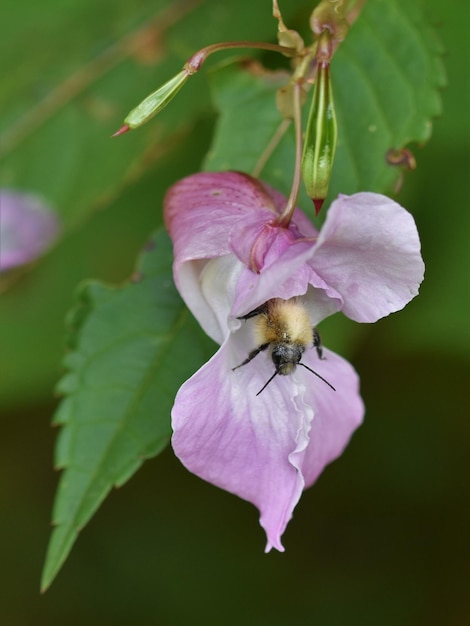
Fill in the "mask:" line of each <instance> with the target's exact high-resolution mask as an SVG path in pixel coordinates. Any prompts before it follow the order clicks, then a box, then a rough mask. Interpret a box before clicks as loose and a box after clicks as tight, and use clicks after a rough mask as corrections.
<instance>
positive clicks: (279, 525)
mask: <svg viewBox="0 0 470 626" xmlns="http://www.w3.org/2000/svg"><path fill="white" fill-rule="evenodd" d="M245 339H246V341H245ZM245 339H243V340H242V341H240V340H237V341H236V342H235V341H234V339H233V336H230V337H229V338H228V339H227V341H226V343H225V344H224V345H223V346H222V347H221V348H220V349H219V351H218V352H217V353H216V354H215V355H214V357H213V358H212V359H211V360H210V361H209V362H208V363H206V365H204V366H203V367H202V368H201V369H200V370H199V371H198V372H196V374H194V376H193V377H192V378H190V379H189V380H188V381H187V382H186V383H185V384H184V385H183V386H182V387H181V389H180V390H179V392H178V394H177V396H176V400H175V405H174V407H173V411H172V423H173V429H174V434H173V439H172V443H173V448H174V450H175V453H176V455H177V456H178V457H179V459H180V460H181V461H182V463H183V464H184V465H185V466H186V467H187V468H188V469H189V470H190V471H191V472H193V473H194V474H196V475H197V476H200V477H201V478H203V479H204V480H207V481H208V482H210V483H213V484H214V485H217V486H219V487H221V488H222V489H226V490H227V491H229V492H231V493H234V494H236V495H238V496H240V497H241V498H243V499H245V500H248V501H249V502H252V503H253V504H254V505H255V506H256V507H257V508H258V509H259V511H260V514H261V517H260V523H261V525H262V527H263V528H264V529H265V531H266V535H267V540H268V542H267V547H266V550H269V549H270V548H271V547H274V548H276V549H277V550H280V551H282V550H283V549H284V548H283V546H282V543H281V536H282V533H283V532H284V530H285V527H286V525H287V523H288V521H289V519H290V518H291V516H292V511H293V509H294V507H295V505H296V504H297V502H298V500H299V498H300V495H301V493H302V489H303V486H304V481H303V477H302V474H301V472H300V471H299V470H298V469H297V468H296V467H295V466H294V465H293V464H292V463H291V462H290V461H289V455H291V454H294V455H295V454H299V455H301V454H302V452H303V451H304V450H305V448H306V446H307V443H308V439H307V436H306V434H307V433H308V430H309V427H310V426H309V425H310V422H311V420H312V417H313V411H312V410H311V408H309V407H307V406H304V405H302V408H301V410H299V408H298V405H300V404H301V401H300V399H299V398H298V397H297V396H298V389H297V387H296V385H295V383H293V381H292V379H291V377H289V376H277V377H276V379H275V382H276V384H274V381H273V383H272V384H271V385H270V386H269V388H268V389H266V390H265V391H264V392H263V394H260V395H259V396H257V395H256V394H257V393H258V392H259V390H260V388H261V386H262V385H263V384H264V383H265V382H266V380H268V378H269V377H270V376H271V375H272V373H273V365H272V363H271V362H270V360H269V359H268V358H267V357H266V355H264V354H260V355H258V356H257V357H256V358H255V360H254V361H253V362H250V363H248V364H247V365H245V366H243V367H241V368H239V369H237V370H236V371H232V368H233V367H234V366H236V365H238V364H240V362H242V361H243V360H244V358H246V354H247V352H244V349H245V348H246V349H248V348H247V347H248V344H249V340H248V335H246V337H245Z"/></svg>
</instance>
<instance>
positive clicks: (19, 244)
mask: <svg viewBox="0 0 470 626" xmlns="http://www.w3.org/2000/svg"><path fill="white" fill-rule="evenodd" d="M59 230H60V227H59V220H58V219H57V216H56V215H55V213H53V211H52V210H51V209H50V208H49V207H47V206H46V205H45V204H44V203H43V202H42V200H40V199H39V198H38V197H37V196H35V195H32V194H29V193H21V192H18V191H12V190H9V189H1V190H0V272H2V271H6V270H9V269H12V268H14V267H17V266H18V265H24V264H25V263H29V262H31V261H33V260H34V259H36V258H37V257H38V256H40V255H41V254H43V253H44V251H45V250H46V249H47V248H49V247H50V246H51V245H52V243H53V241H54V240H55V239H56V238H57V236H58V234H59Z"/></svg>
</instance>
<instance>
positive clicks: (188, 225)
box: [164, 172, 276, 278]
mask: <svg viewBox="0 0 470 626" xmlns="http://www.w3.org/2000/svg"><path fill="white" fill-rule="evenodd" d="M252 215H256V216H257V219H259V220H265V221H269V220H270V219H272V218H273V216H275V215H276V212H275V207H274V204H273V202H272V200H271V198H270V197H269V195H268V193H267V192H266V190H265V189H264V187H263V186H262V185H261V183H260V182H258V181H257V180H255V179H254V178H251V177H250V176H248V175H246V174H241V173H240V172H214V173H212V172H202V173H199V174H194V175H193V176H188V177H187V178H184V179H183V180H180V181H179V182H178V183H176V184H175V185H173V187H171V189H170V190H169V191H168V193H167V195H166V197H165V201H164V217H165V225H166V227H167V230H168V232H169V233H170V236H171V239H172V241H173V246H174V253H175V265H176V268H177V269H178V267H179V266H180V265H181V264H182V263H184V262H186V261H192V260H194V259H208V258H213V257H217V256H222V255H224V254H228V253H230V252H231V251H232V249H231V247H230V243H229V235H230V232H231V230H232V228H233V227H234V226H235V225H238V224H241V223H243V222H244V221H245V220H246V219H249V218H250V217H251V216H252ZM175 278H177V276H176V277H175Z"/></svg>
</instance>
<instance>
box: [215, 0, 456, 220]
mask: <svg viewBox="0 0 470 626" xmlns="http://www.w3.org/2000/svg"><path fill="white" fill-rule="evenodd" d="M439 54H440V48H439V45H438V44H437V41H436V39H435V37H434V35H433V33H432V32H431V31H430V29H429V28H428V26H427V25H426V22H425V20H424V17H423V15H422V14H421V12H420V10H419V8H418V5H417V4H416V3H414V2H410V1H409V0H387V1H384V0H369V2H367V3H366V5H365V7H364V9H363V12H362V14H361V16H360V17H359V19H358V20H357V22H356V23H355V24H354V25H353V27H352V29H351V31H350V32H349V33H348V35H347V37H346V40H345V41H344V42H343V43H342V44H341V45H340V46H339V48H338V50H337V52H336V54H335V57H334V59H333V63H332V69H331V75H332V80H333V87H334V99H335V104H336V113H337V117H338V146H337V152H336V160H335V164H334V168H333V175H332V180H331V184H330V193H329V198H330V200H331V198H333V197H335V196H336V195H337V194H338V193H340V192H341V193H354V192H357V191H359V190H362V191H363V190H368V191H377V192H387V191H388V192H389V191H390V190H391V189H392V188H393V187H394V186H395V185H396V184H397V182H398V179H399V177H400V175H401V172H400V170H399V169H398V168H397V167H396V166H392V165H389V164H388V163H387V160H386V156H387V152H388V151H389V150H390V149H397V148H402V147H404V146H406V145H408V144H410V142H423V141H426V140H427V139H428V138H429V136H430V133H431V118H432V117H434V116H436V115H437V114H438V113H439V112H440V96H439V93H438V88H439V87H440V86H442V85H443V82H444V74H443V69H442V66H441V61H440V57H439ZM282 81H283V79H282V77H276V76H269V75H266V76H259V73H253V74H250V73H249V72H240V70H239V68H235V67H233V66H232V67H229V68H224V69H223V70H221V71H219V72H214V75H213V77H212V85H213V92H214V99H215V103H216V106H217V108H218V110H219V112H220V117H219V123H218V127H217V133H216V136H215V138H214V142H213V145H212V148H211V150H210V152H209V154H208V157H207V159H206V162H205V168H206V169H209V170H211V169H212V170H220V169H240V170H243V171H246V172H253V171H254V169H255V168H256V165H257V162H258V160H259V158H260V156H261V155H262V154H263V152H264V151H265V149H266V147H267V145H268V143H269V141H270V140H271V138H272V137H273V136H274V135H275V133H276V131H277V130H278V128H279V126H280V124H281V117H280V114H279V113H277V111H276V106H275V100H274V98H275V91H276V89H277V88H278V87H279V85H280V84H282ZM237 94H239V95H238V96H237ZM304 117H306V115H305V116H304ZM247 120H249V121H247ZM254 129H256V132H254ZM293 161H294V142H293V133H292V129H289V130H288V132H287V133H286V135H285V136H284V138H283V140H282V141H281V142H280V143H279V145H278V146H277V148H276V149H275V150H274V152H273V154H272V156H271V158H270V159H269V160H268V161H267V164H266V166H265V167H264V169H263V171H262V172H261V177H262V178H263V179H264V180H266V181H267V182H269V183H271V184H272V185H273V186H275V187H277V188H278V189H280V190H281V191H283V192H284V193H286V194H288V192H289V190H290V185H291V181H292V172H293ZM299 204H300V205H301V206H303V207H304V208H305V209H307V210H311V208H312V206H311V202H310V201H309V200H308V198H307V196H306V194H305V193H304V192H303V191H302V194H301V197H300V200H299Z"/></svg>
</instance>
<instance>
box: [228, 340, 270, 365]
mask: <svg viewBox="0 0 470 626" xmlns="http://www.w3.org/2000/svg"><path fill="white" fill-rule="evenodd" d="M268 346H269V343H263V344H262V345H261V346H258V347H257V348H255V349H254V350H252V351H251V352H250V354H249V355H248V357H247V358H246V359H245V360H244V361H243V363H240V365H237V366H236V367H232V372H233V370H237V369H238V368H239V367H241V366H242V365H246V364H247V363H249V362H250V361H252V360H253V359H254V358H255V356H256V355H257V354H259V353H260V352H262V351H263V350H266V348H267V347H268Z"/></svg>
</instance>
